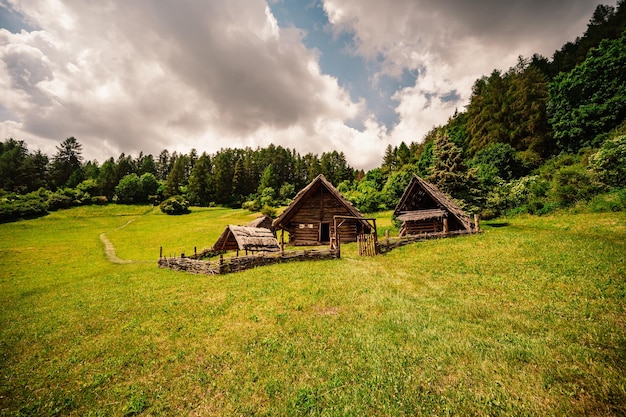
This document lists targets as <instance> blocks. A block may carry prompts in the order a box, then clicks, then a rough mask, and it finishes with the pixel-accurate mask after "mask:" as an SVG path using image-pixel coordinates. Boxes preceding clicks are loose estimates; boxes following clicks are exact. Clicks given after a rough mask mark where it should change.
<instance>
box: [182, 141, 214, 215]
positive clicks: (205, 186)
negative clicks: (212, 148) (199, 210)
mask: <svg viewBox="0 0 626 417" xmlns="http://www.w3.org/2000/svg"><path fill="white" fill-rule="evenodd" d="M212 171H213V165H212V163H211V158H210V157H209V156H208V155H207V154H206V153H203V154H202V155H200V158H198V160H197V161H196V164H195V165H194V167H193V169H192V170H191V175H190V176H189V187H188V191H187V195H188V198H189V202H190V203H191V204H193V205H197V206H203V207H206V206H208V205H209V204H210V203H211V202H212V201H215V184H214V181H213V172H212Z"/></svg>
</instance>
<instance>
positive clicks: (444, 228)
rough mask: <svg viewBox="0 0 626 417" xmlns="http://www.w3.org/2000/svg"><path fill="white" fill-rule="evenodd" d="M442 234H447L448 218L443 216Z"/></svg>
mask: <svg viewBox="0 0 626 417" xmlns="http://www.w3.org/2000/svg"><path fill="white" fill-rule="evenodd" d="M443 234H444V235H447V234H448V218H447V217H444V218H443Z"/></svg>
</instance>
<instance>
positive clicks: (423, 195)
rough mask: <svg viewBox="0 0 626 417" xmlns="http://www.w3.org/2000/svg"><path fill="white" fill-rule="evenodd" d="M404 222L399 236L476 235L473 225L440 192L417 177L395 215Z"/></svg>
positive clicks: (408, 188)
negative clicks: (443, 232) (458, 232)
mask: <svg viewBox="0 0 626 417" xmlns="http://www.w3.org/2000/svg"><path fill="white" fill-rule="evenodd" d="M393 214H394V215H395V216H396V218H397V219H398V220H400V221H401V222H402V226H401V228H400V236H404V235H416V234H420V233H435V232H442V231H444V223H447V228H448V230H447V231H450V232H453V231H463V230H466V231H468V232H471V231H473V229H474V223H473V222H472V221H471V219H470V218H469V216H468V215H467V214H465V212H463V210H461V208H460V207H459V206H458V205H457V204H456V203H454V201H452V199H451V198H449V197H448V196H447V195H445V194H444V193H442V192H441V191H439V189H438V188H437V187H436V186H434V185H433V184H430V183H429V182H426V181H424V180H423V179H422V178H420V177H418V176H417V175H415V176H414V177H413V178H412V179H411V182H410V183H409V185H408V186H407V188H406V190H404V194H402V198H400V202H399V203H398V205H397V206H396V209H395V211H394V213H393Z"/></svg>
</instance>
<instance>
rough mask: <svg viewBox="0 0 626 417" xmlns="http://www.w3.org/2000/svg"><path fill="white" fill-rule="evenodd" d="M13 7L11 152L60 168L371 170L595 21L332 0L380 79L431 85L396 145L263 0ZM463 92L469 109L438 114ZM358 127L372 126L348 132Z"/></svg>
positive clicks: (7, 129) (561, 14)
mask: <svg viewBox="0 0 626 417" xmlns="http://www.w3.org/2000/svg"><path fill="white" fill-rule="evenodd" d="M274 1H275V0H272V3H271V4H273V2H274ZM9 2H10V4H11V5H12V7H13V8H14V9H16V10H18V11H19V12H20V13H22V14H23V15H24V16H25V17H26V18H27V19H28V23H29V25H30V26H31V27H35V28H37V30H35V31H32V32H26V31H22V32H21V33H18V34H13V33H9V32H8V31H7V30H3V29H0V97H2V99H1V100H2V101H0V117H1V118H0V133H4V136H5V138H8V137H14V138H16V139H22V140H25V141H26V142H27V143H28V144H29V145H31V147H34V148H40V149H41V150H42V151H44V152H47V153H49V154H54V152H55V146H56V145H58V143H60V142H61V141H62V140H64V139H65V138H67V137H69V136H75V137H76V138H78V140H79V141H80V142H81V143H82V144H83V150H84V154H85V157H87V158H88V159H92V158H96V159H98V160H99V161H101V162H102V161H104V160H105V159H107V158H109V157H110V156H114V157H116V156H117V155H119V153H120V152H125V153H131V154H137V153H139V151H144V152H147V153H153V154H157V153H158V152H160V151H161V150H163V149H166V148H167V149H169V150H177V151H179V152H188V151H189V150H190V149H191V148H192V147H194V148H196V149H197V150H198V151H200V152H202V151H208V152H214V151H216V150H218V149H220V148H222V147H237V146H252V147H255V146H266V145H268V144H269V143H271V142H273V143H275V144H280V145H282V146H285V147H290V148H296V149H297V150H299V151H300V152H301V153H306V152H315V153H321V152H325V151H332V150H338V151H343V152H344V153H345V154H346V157H347V159H348V161H349V162H350V163H351V164H353V165H354V166H356V167H358V168H366V169H367V168H372V167H374V166H377V165H379V164H380V159H381V157H382V154H383V152H384V149H385V146H386V144H387V143H390V142H391V143H396V144H397V143H399V142H400V141H401V140H405V141H412V140H420V139H421V138H422V137H423V135H424V134H425V133H426V132H427V131H428V130H430V129H431V128H432V127H433V125H436V124H440V123H444V122H445V121H446V119H447V118H448V117H449V116H450V115H451V114H452V113H453V112H454V109H455V108H459V110H462V106H463V105H464V104H465V103H466V101H467V99H468V96H469V93H470V90H471V86H472V84H473V82H474V81H475V80H476V79H477V78H478V77H480V76H481V75H483V74H488V73H489V72H491V70H492V69H494V68H501V69H505V70H506V69H507V68H508V67H509V66H511V65H514V64H515V60H516V57H517V56H518V55H519V54H524V55H531V54H532V53H534V52H540V53H544V54H547V55H550V54H551V53H552V51H553V50H554V49H556V48H558V47H560V46H561V45H562V44H563V43H564V42H565V41H567V40H571V39H573V38H575V36H577V35H580V34H581V33H582V32H583V31H584V28H585V23H586V22H587V20H588V18H589V16H590V15H591V12H592V11H593V7H594V6H593V5H591V4H589V2H588V1H587V0H569V1H567V2H565V3H563V2H561V1H556V0H525V1H523V0H516V1H513V2H502V1H495V0H494V1H488V0H479V1H476V2H467V1H465V0H395V1H394V2H381V1H379V0H341V1H338V0H325V1H324V10H325V11H326V12H327V14H328V17H329V21H330V23H331V28H332V30H335V31H336V32H337V33H343V32H347V33H352V34H353V35H354V39H355V50H354V51H353V52H354V53H356V54H359V55H362V56H364V57H367V58H368V59H371V60H378V59H382V70H381V72H380V73H379V74H374V75H373V78H372V79H373V80H374V81H375V80H376V79H377V77H380V76H381V75H382V74H387V75H392V76H399V75H400V74H402V72H403V71H404V70H406V69H410V70H417V72H419V77H418V78H417V81H416V84H415V85H413V86H409V87H404V88H401V89H399V90H398V91H396V92H395V96H394V97H395V98H396V99H397V103H398V104H397V107H396V109H395V110H396V112H397V113H398V115H399V123H398V124H397V125H396V126H395V127H393V128H392V129H391V130H390V132H389V133H387V129H386V127H385V126H382V125H381V124H380V123H379V122H378V121H376V120H375V118H374V117H373V116H371V115H369V114H368V110H367V107H368V105H370V103H366V102H364V101H359V102H356V101H354V100H352V99H351V98H350V95H349V94H348V92H347V91H345V90H344V89H343V88H342V87H341V86H340V85H339V84H338V81H337V79H336V78H335V77H333V75H332V74H324V73H322V71H321V70H320V66H319V54H320V53H323V51H321V52H320V51H317V50H309V49H307V48H306V47H305V45H304V43H303V40H302V36H303V33H304V32H303V31H302V30H301V29H298V28H280V27H279V26H278V24H277V21H276V19H275V18H274V16H273V15H272V13H271V8H270V7H268V3H267V2H266V1H264V0H230V1H218V0H209V1H200V0H181V1H176V2H154V1H151V0H134V1H132V2H128V1H122V0H100V1H96V2H79V1H62V0H19V1H18V0H9ZM271 4H270V5H271ZM548 40H549V42H548ZM451 92H455V93H456V94H457V95H458V97H459V100H457V101H449V100H448V101H445V100H442V97H444V96H446V95H450V93H451ZM355 96H357V97H358V96H362V95H359V94H356V95H355ZM2 118H3V119H4V120H2ZM354 121H359V122H361V123H362V124H363V126H364V127H363V128H362V129H359V130H357V129H354V128H352V127H350V125H353V124H354V123H353V122H354Z"/></svg>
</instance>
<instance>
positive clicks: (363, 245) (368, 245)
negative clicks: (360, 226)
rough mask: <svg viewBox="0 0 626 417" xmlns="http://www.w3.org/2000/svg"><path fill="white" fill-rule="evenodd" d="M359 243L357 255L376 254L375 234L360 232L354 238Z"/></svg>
mask: <svg viewBox="0 0 626 417" xmlns="http://www.w3.org/2000/svg"><path fill="white" fill-rule="evenodd" d="M356 240H357V242H358V244H359V256H376V253H377V247H376V243H377V240H376V235H374V234H360V235H358V236H357V238H356Z"/></svg>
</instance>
